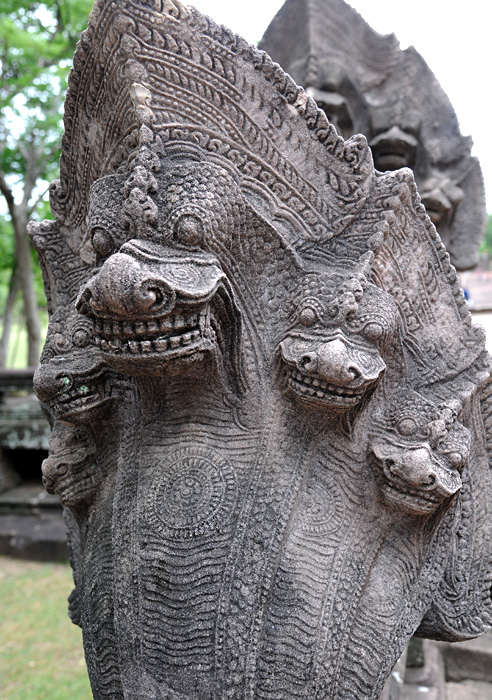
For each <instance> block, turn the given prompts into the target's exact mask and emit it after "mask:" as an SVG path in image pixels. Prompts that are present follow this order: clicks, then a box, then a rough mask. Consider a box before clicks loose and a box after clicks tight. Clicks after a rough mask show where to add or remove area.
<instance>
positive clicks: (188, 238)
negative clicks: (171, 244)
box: [174, 214, 203, 245]
mask: <svg viewBox="0 0 492 700" xmlns="http://www.w3.org/2000/svg"><path fill="white" fill-rule="evenodd" d="M174 235H175V237H176V239H177V240H178V241H179V242H180V243H184V244H185V245H198V244H199V243H200V242H201V241H202V239H203V224H202V222H201V221H200V219H199V218H198V217H197V216H194V215H193V214H183V216H180V217H179V219H178V220H177V221H176V223H175V225H174Z"/></svg>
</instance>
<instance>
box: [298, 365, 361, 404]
mask: <svg viewBox="0 0 492 700" xmlns="http://www.w3.org/2000/svg"><path fill="white" fill-rule="evenodd" d="M287 381H288V385H289V387H290V389H291V390H292V391H293V392H294V393H295V394H296V395H297V396H298V397H299V398H301V399H303V400H305V401H315V402H319V403H325V404H326V405H327V406H331V407H334V408H336V407H339V408H341V409H344V408H346V409H348V408H352V406H356V405H357V404H358V403H359V402H360V401H361V399H362V397H363V396H364V394H365V393H366V391H367V389H366V387H362V388H361V387H357V388H350V387H346V386H337V385H335V384H329V383H327V382H324V381H323V380H322V379H321V377H319V376H317V375H312V374H306V373H304V372H300V371H299V370H298V369H296V368H295V367H291V368H289V375H288V380H287Z"/></svg>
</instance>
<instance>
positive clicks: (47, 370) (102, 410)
mask: <svg viewBox="0 0 492 700" xmlns="http://www.w3.org/2000/svg"><path fill="white" fill-rule="evenodd" d="M93 337H94V331H93V326H92V323H91V322H90V320H88V319H86V318H83V317H82V316H81V315H80V314H78V313H77V311H76V309H75V308H74V307H73V306H71V307H68V308H67V307H64V306H60V307H59V308H57V310H56V311H55V312H54V314H53V316H52V318H51V319H50V324H49V328H48V335H47V339H46V345H45V347H44V350H43V354H42V357H41V361H42V364H41V365H40V366H39V367H38V368H37V369H36V372H35V374H34V390H35V392H36V394H37V396H38V398H39V400H40V401H42V402H43V403H44V404H46V406H47V407H48V408H49V409H50V411H52V412H53V416H54V417H55V418H57V419H58V420H60V421H64V422H68V423H74V424H86V423H91V422H93V421H95V420H100V419H101V418H103V417H104V416H106V415H107V413H108V411H109V410H110V409H111V408H112V407H113V408H114V405H115V402H116V401H117V400H119V398H120V396H121V392H120V390H119V387H120V379H119V378H118V375H117V374H116V373H115V372H113V371H112V370H111V369H109V368H108V366H107V365H106V363H105V362H104V361H103V357H102V354H101V352H100V351H99V350H98V349H97V348H96V347H94V346H93Z"/></svg>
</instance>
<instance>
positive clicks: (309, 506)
mask: <svg viewBox="0 0 492 700" xmlns="http://www.w3.org/2000/svg"><path fill="white" fill-rule="evenodd" d="M344 510H345V508H344V499H343V494H342V493H341V492H340V489H339V487H338V485H337V483H336V481H335V479H334V478H333V477H332V476H331V475H329V474H326V475H323V477H320V475H319V474H315V473H313V474H311V476H310V477H309V479H308V482H307V484H306V489H305V491H304V494H303V496H302V500H301V503H300V509H299V517H298V521H299V526H300V528H301V530H302V532H303V533H305V534H306V535H309V536H311V537H324V536H326V535H330V534H331V533H333V532H336V531H337V530H338V529H339V528H340V526H341V524H342V520H343V515H344Z"/></svg>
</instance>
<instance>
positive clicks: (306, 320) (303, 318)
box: [299, 306, 318, 328]
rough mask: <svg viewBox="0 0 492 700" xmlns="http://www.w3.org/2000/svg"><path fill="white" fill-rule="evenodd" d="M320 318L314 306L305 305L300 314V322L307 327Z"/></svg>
mask: <svg viewBox="0 0 492 700" xmlns="http://www.w3.org/2000/svg"><path fill="white" fill-rule="evenodd" d="M317 320H318V314H317V313H316V311H315V309H313V307H312V306H305V307H304V308H303V309H302V310H301V312H300V314H299V323H302V325H303V326H306V328H310V327H311V326H314V324H315V323H316V321H317Z"/></svg>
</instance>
